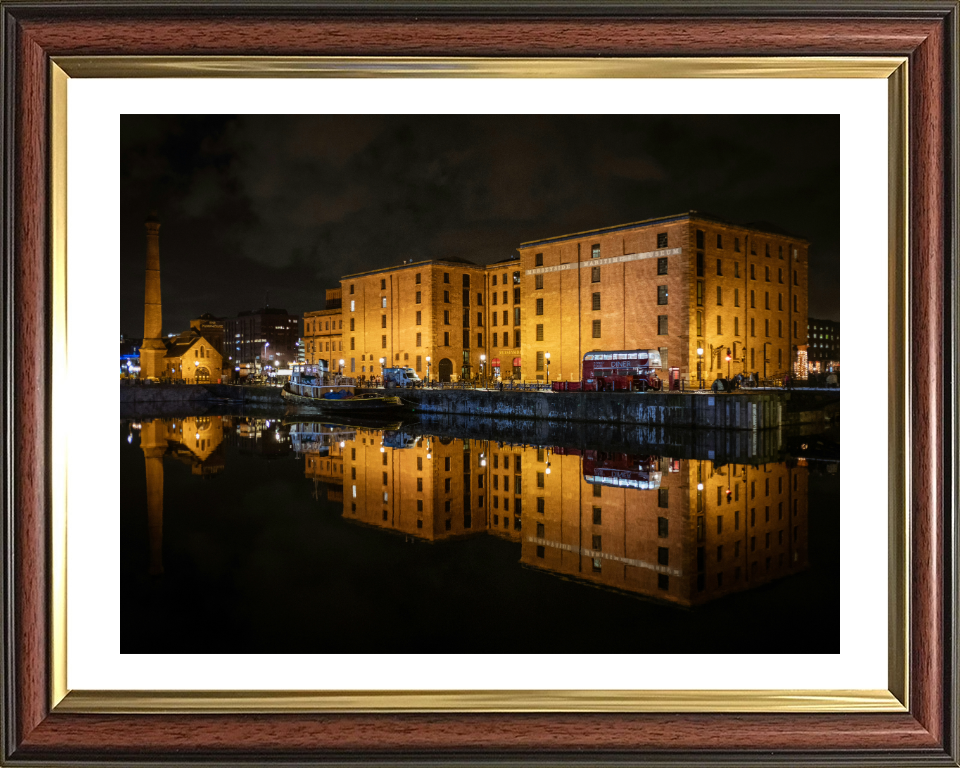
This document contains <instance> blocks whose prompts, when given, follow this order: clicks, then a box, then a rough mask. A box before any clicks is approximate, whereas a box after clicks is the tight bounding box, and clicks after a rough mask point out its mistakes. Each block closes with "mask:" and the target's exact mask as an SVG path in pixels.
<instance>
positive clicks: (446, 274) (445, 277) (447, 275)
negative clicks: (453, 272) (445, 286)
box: [443, 272, 450, 283]
mask: <svg viewBox="0 0 960 768" xmlns="http://www.w3.org/2000/svg"><path fill="white" fill-rule="evenodd" d="M443 282H445V283H449V282H450V273H449V272H444V273H443Z"/></svg>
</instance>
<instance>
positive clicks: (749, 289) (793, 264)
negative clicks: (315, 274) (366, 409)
mask: <svg viewBox="0 0 960 768" xmlns="http://www.w3.org/2000/svg"><path fill="white" fill-rule="evenodd" d="M808 250H809V243H808V242H807V241H806V240H803V239H801V238H797V237H792V236H789V235H786V234H782V233H779V232H776V231H775V228H773V227H769V226H763V227H761V226H754V225H747V226H739V225H735V224H730V223H727V222H723V221H720V220H719V219H715V218H713V217H710V216H705V215H702V214H699V213H697V212H696V211H691V212H689V213H683V214H679V215H676V216H669V217H664V218H658V219H649V220H646V221H641V222H637V223H633V224H624V225H620V226H614V227H607V228H604V229H598V230H593V231H589V232H582V233H578V234H571V235H560V236H557V237H551V238H546V239H541V240H536V241H533V242H528V243H524V244H522V245H521V246H520V248H519V251H520V257H519V258H514V259H506V260H503V261H499V262H496V263H494V264H490V265H488V266H478V265H476V264H473V263H472V262H469V261H465V260H463V259H460V258H456V257H451V258H447V259H437V260H433V261H421V262H413V261H407V262H404V263H403V264H401V265H400V266H396V267H389V268H387V269H381V270H374V271H371V272H364V273H359V274H355V275H347V276H345V277H343V278H342V279H341V281H340V290H339V295H337V296H336V298H335V299H334V298H333V297H332V296H331V295H330V294H332V293H335V292H336V289H335V291H333V292H328V303H327V305H326V308H325V309H323V310H319V311H315V312H308V313H306V314H305V315H304V339H305V342H306V358H307V361H308V362H312V363H321V362H322V363H323V364H324V365H325V366H327V367H329V368H330V369H336V368H338V366H339V360H340V359H342V360H344V372H345V373H347V374H349V375H352V376H365V377H369V376H371V375H373V376H376V375H379V373H380V371H381V370H382V369H381V365H380V359H381V358H383V359H384V361H385V364H386V365H387V366H396V365H409V366H410V367H412V368H413V369H414V370H416V371H417V372H418V373H419V374H420V375H421V376H426V375H427V373H428V362H429V375H430V378H432V379H439V380H441V381H449V380H452V379H458V378H475V377H477V376H478V375H479V374H480V372H481V363H484V371H483V372H484V374H485V375H486V376H488V377H494V378H496V377H500V378H502V379H505V380H509V379H517V380H524V381H545V380H546V378H547V377H548V375H549V377H550V378H551V379H553V380H558V379H559V380H564V381H578V380H579V379H580V377H581V364H582V360H583V356H584V355H585V354H586V353H587V352H591V351H595V350H623V349H658V350H659V351H660V355H661V359H662V362H663V371H662V373H661V376H662V378H663V379H665V380H666V381H667V382H673V383H674V385H675V386H679V380H680V379H684V380H686V381H687V382H695V381H696V380H697V376H698V373H699V374H700V375H702V378H703V379H704V381H705V383H707V384H709V383H711V382H712V381H714V380H715V379H717V378H726V377H728V376H732V375H734V374H736V373H751V372H757V373H759V374H761V375H762V376H767V377H773V376H778V375H783V374H786V373H788V372H790V373H793V374H794V375H797V376H800V377H805V376H806V373H807V359H806V356H807V351H808V350H807V343H808V341H807V324H808V321H807V286H808V274H807V256H808ZM331 299H333V300H338V301H337V304H338V305H339V306H334V305H333V304H332V302H331ZM698 349H702V350H703V354H702V356H701V355H698V354H697V350H698ZM481 356H483V358H485V359H482V358H481ZM428 358H429V361H428ZM548 361H549V362H548ZM698 364H699V365H698ZM698 369H699V370H698Z"/></svg>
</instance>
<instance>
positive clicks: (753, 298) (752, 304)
mask: <svg viewBox="0 0 960 768" xmlns="http://www.w3.org/2000/svg"><path fill="white" fill-rule="evenodd" d="M756 308H757V294H756V292H755V291H753V290H751V291H750V309H756Z"/></svg>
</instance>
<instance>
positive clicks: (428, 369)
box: [427, 355, 430, 386]
mask: <svg viewBox="0 0 960 768" xmlns="http://www.w3.org/2000/svg"><path fill="white" fill-rule="evenodd" d="M429 384H430V355H427V385H428V386H429Z"/></svg>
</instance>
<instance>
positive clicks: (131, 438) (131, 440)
mask: <svg viewBox="0 0 960 768" xmlns="http://www.w3.org/2000/svg"><path fill="white" fill-rule="evenodd" d="M127 442H128V443H132V442H133V435H127Z"/></svg>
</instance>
